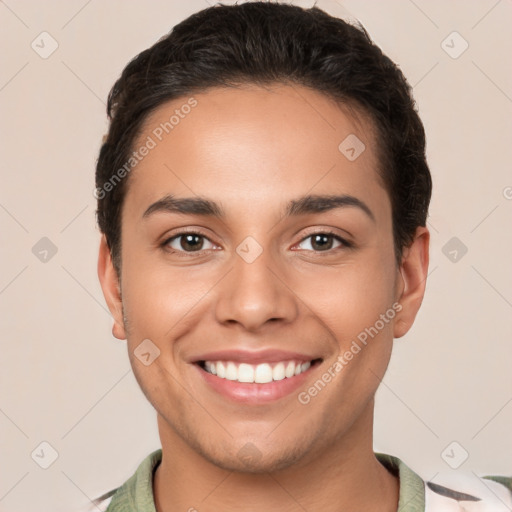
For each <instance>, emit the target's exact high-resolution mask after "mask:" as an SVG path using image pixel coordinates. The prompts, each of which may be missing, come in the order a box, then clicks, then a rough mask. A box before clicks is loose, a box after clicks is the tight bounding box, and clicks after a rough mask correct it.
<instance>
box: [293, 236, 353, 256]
mask: <svg viewBox="0 0 512 512" xmlns="http://www.w3.org/2000/svg"><path fill="white" fill-rule="evenodd" d="M307 241H309V244H306V245H309V247H300V246H301V245H303V244H305V243H306V242H307ZM335 243H337V244H338V245H336V246H334V244H335ZM339 247H350V244H349V243H348V242H346V241H345V240H343V238H341V237H339V236H337V235H334V234H333V233H314V234H312V235H309V236H307V237H306V238H304V239H303V240H302V241H301V243H300V244H299V248H301V249H306V250H313V251H315V252H327V251H330V250H331V249H333V248H334V249H337V248H339Z"/></svg>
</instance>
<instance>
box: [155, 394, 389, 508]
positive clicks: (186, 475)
mask: <svg viewBox="0 0 512 512" xmlns="http://www.w3.org/2000/svg"><path fill="white" fill-rule="evenodd" d="M158 422H159V429H160V437H161V441H162V462H161V463H160V465H159V466H158V468H157V470H156V472H155V477H154V481H153V491H154V496H155V506H156V510H157V512H172V511H176V510H184V511H190V512H194V511H199V512H213V511H218V510H222V511H223V512H232V511H233V512H234V511H239V510H241V509H242V510H247V511H251V512H252V511H259V510H268V511H274V510H275V511H277V510H279V511H280V512H304V510H307V511H308V512H320V511H322V512H339V511H340V510H357V509H360V510H366V511H368V512H372V511H375V512H377V511H379V512H396V510H397V509H398V495H399V485H398V479H397V478H396V477H395V476H393V475H391V473H389V471H388V470H387V469H386V468H385V467H384V466H383V465H382V464H380V463H379V462H378V460H377V459H376V457H375V455H374V453H373V440H372V426H373V403H372V404H369V406H368V409H367V410H366V411H365V412H364V413H363V414H362V415H361V416H360V417H359V418H358V420H356V422H355V423H354V425H353V426H352V427H351V429H350V431H349V432H347V433H346V434H345V435H343V436H341V437H340V438H339V439H336V440H335V441H334V443H332V444H331V445H329V446H328V447H326V448H325V449H324V450H323V451H322V452H319V451H318V450H311V451H312V452H315V453H314V455H313V456H310V457H309V458H308V457H307V456H304V460H302V461H300V462H298V463H296V464H294V465H293V466H290V467H288V468H286V469H284V470H280V471H276V472H273V473H265V474H251V473H237V472H232V471H227V470H224V469H222V468H219V467H218V466H216V465H215V464H212V463H211V462H210V461H208V460H206V459H205V458H204V457H202V456H201V455H200V454H198V453H197V452H196V451H194V450H193V449H192V448H191V447H190V446H189V445H188V444H187V443H186V442H185V441H184V440H183V439H182V438H181V437H180V436H178V435H177V434H176V433H175V432H174V431H173V430H172V429H170V428H169V426H168V424H167V423H165V421H164V420H163V418H161V417H160V416H159V417H158ZM306 458H308V460H305V459H306Z"/></svg>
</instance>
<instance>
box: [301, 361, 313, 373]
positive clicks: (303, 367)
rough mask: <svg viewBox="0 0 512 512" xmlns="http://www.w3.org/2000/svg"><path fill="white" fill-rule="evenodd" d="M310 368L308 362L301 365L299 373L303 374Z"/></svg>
mask: <svg viewBox="0 0 512 512" xmlns="http://www.w3.org/2000/svg"><path fill="white" fill-rule="evenodd" d="M310 366H311V363H310V362H309V361H308V362H307V363H302V367H301V372H305V371H306V370H307V369H308V368H309V367H310Z"/></svg>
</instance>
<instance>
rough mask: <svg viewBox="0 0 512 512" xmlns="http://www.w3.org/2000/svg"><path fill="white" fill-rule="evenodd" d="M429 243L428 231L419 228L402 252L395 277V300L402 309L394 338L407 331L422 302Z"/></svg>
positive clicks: (424, 228) (397, 319) (396, 321)
mask: <svg viewBox="0 0 512 512" xmlns="http://www.w3.org/2000/svg"><path fill="white" fill-rule="evenodd" d="M429 243H430V233H429V231H428V229H427V228H426V227H422V226H419V227H418V228H417V229H416V233H415V235H414V240H413V242H412V244H411V245H410V246H409V247H407V248H406V249H405V250H404V253H403V256H402V262H401V264H400V269H399V273H398V275H397V287H396V289H397V296H396V300H397V302H399V303H400V304H401V306H402V309H401V310H400V311H399V312H398V314H397V315H396V317H395V325H394V334H393V335H394V337H395V338H401V337H402V336H403V335H404V334H406V333H407V331H409V329H410V328H411V327H412V324H413V323H414V319H415V318H416V314H417V313H418V310H419V309H420V306H421V303H422V301H423V296H424V294H425V286H426V283H427V273H428V262H429Z"/></svg>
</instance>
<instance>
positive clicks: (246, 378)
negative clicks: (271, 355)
mask: <svg viewBox="0 0 512 512" xmlns="http://www.w3.org/2000/svg"><path fill="white" fill-rule="evenodd" d="M213 366H215V365H213ZM233 366H234V365H233ZM238 382H254V368H253V367H252V366H251V365H250V364H245V363H242V364H241V365H240V366H239V367H238Z"/></svg>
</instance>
